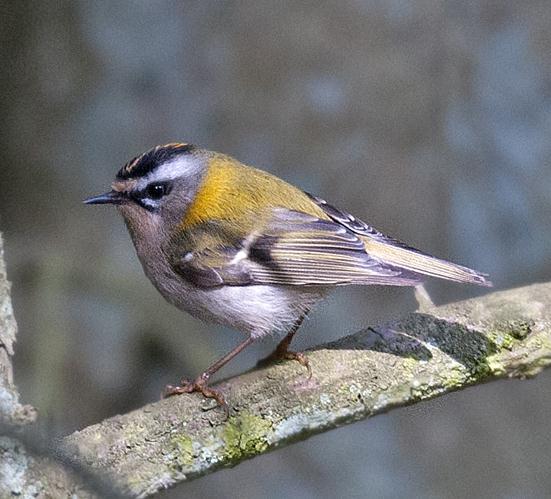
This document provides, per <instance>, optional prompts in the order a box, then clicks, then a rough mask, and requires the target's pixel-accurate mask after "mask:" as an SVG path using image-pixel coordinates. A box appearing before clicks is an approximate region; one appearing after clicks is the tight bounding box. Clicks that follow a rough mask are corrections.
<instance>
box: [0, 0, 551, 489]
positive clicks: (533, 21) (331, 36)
mask: <svg viewBox="0 0 551 499" xmlns="http://www.w3.org/2000/svg"><path fill="white" fill-rule="evenodd" d="M0 7H1V11H0V12H1V15H0V37H1V38H0V39H1V42H2V43H1V48H0V62H1V68H2V69H1V79H2V80H1V81H2V92H1V93H0V111H1V115H2V120H1V124H0V126H1V132H2V133H1V134H0V141H1V142H0V147H1V150H2V163H1V166H0V169H1V170H0V172H1V175H0V183H1V185H0V187H1V190H0V192H1V194H0V229H1V230H2V231H3V232H4V233H5V239H6V256H7V264H8V271H9V275H10V278H11V280H12V281H13V300H14V307H15V312H16V317H17V320H18V323H19V328H20V332H19V338H18V345H17V355H16V359H15V360H16V380H17V383H18V384H19V387H20V389H21V392H22V394H23V399H24V401H25V402H30V403H33V404H34V405H36V406H37V407H38V409H39V411H40V414H41V417H42V419H43V421H45V422H46V426H47V427H48V429H49V430H50V431H52V432H54V433H55V434H66V433H68V432H70V431H73V430H76V429H78V428H81V427H83V426H85V425H88V424H91V423H94V422H97V421H99V420H100V419H102V418H105V417H108V416H112V415H114V414H116V413H119V412H123V411H128V410H131V409H133V408H136V407H139V406H141V405H143V404H145V403H147V402H150V401H154V400H156V399H158V397H159V393H160V390H161V389H162V387H163V386H164V385H165V384H166V383H170V382H175V381H177V380H179V378H180V377H181V376H182V375H187V376H193V375H195V374H197V373H198V372H200V371H201V369H203V368H204V367H205V366H207V365H208V364H209V363H210V362H211V361H212V360H213V359H215V358H217V357H218V356H219V355H220V354H222V353H223V352H225V351H227V350H228V349H229V348H230V347H231V346H233V345H234V344H235V343H236V342H237V341H238V340H239V338H240V336H239V335H238V334H237V333H235V332H232V331H229V330H225V329H223V328H218V327H212V326H208V325H204V324H202V323H200V322H199V321H196V320H195V319H192V318H191V317H189V316H187V315H185V314H183V313H181V312H179V311H178V310H176V309H173V308H171V307H170V306H169V305H168V304H166V303H165V302H164V301H163V299H162V298H161V297H160V295H158V294H157V292H156V291H155V290H154V289H153V287H152V286H151V285H150V284H149V282H148V281H147V279H146V278H145V276H144V275H143V274H142V270H141V267H140V265H139V263H138V261H137V259H136V257H135V254H134V249H133V247H132V245H131V242H130V239H129V237H128V235H127V233H126V230H125V228H124V226H123V223H122V220H121V219H119V216H118V215H117V213H116V212H115V210H114V209H112V208H109V207H90V206H84V205H82V204H81V200H82V199H83V198H84V197H86V196H89V195H92V194H98V193H101V192H104V191H105V190H106V189H107V188H108V186H109V184H110V182H111V180H112V178H113V176H114V174H115V172H116V171H117V170H118V168H120V166H121V165H122V164H123V163H125V162H126V161H127V160H128V159H130V158H131V157H133V156H135V155H136V154H138V153H140V152H142V151H144V150H146V149H148V148H150V147H152V146H153V145H156V144H159V143H166V142H172V141H186V142H192V143H195V144H198V145H201V146H203V147H206V148H209V149H214V150H219V151H222V152H225V153H228V154H230V155H233V156H235V157H237V158H238V159H240V160H242V161H244V162H246V163H249V164H253V165H256V166H259V167H261V168H264V169H266V170H268V171H270V172H273V173H275V174H277V175H280V176H282V177H283V178H285V179H286V180H288V181H291V182H292V183H295V184H297V185H299V186H301V187H303V188H304V189H306V190H308V191H310V192H313V193H316V194H318V195H320V196H321V197H324V198H326V199H328V200H330V201H331V202H332V203H334V204H335V205H336V206H339V207H342V208H344V209H347V210H349V211H351V212H352V213H354V214H355V215H357V216H358V217H360V218H363V219H364V220H366V221H368V222H369V223H371V224H373V225H374V226H375V227H377V228H379V229H382V230H383V231H385V232H386V233H388V234H390V235H393V236H395V237H398V238H400V239H402V240H405V241H407V242H408V243H410V244H412V245H414V246H417V247H419V248H421V249H423V250H425V251H428V252H430V253H432V254H435V255H437V256H441V257H444V258H448V259H451V260H454V261H456V262H458V263H463V264H465V265H468V266H471V267H473V268H476V269H480V270H484V271H486V272H489V273H490V274H491V277H492V280H493V281H494V283H495V285H496V288H497V289H503V288H509V287H513V286H519V285H524V284H529V283H533V282H536V281H545V280H549V279H551V261H550V255H551V168H550V160H551V140H550V137H551V55H550V54H551V4H550V3H549V1H548V0H525V1H523V2H503V1H498V0H494V1H492V0H479V1H474V0H464V1H462V2H455V1H436V0H414V1H413V0H410V1H407V0H384V1H383V0H341V1H339V2H313V1H290V0H285V1H281V2H259V1H258V0H256V1H254V0H243V1H240V2H231V1H227V2H218V1H214V0H201V1H199V0H196V1H185V2H183V1H161V2H148V1H145V0H140V1H138V0H136V1H132V2H88V1H84V0H74V1H71V2H55V1H52V0H44V1H42V2H31V1H29V0H19V1H18V2H7V1H3V2H2V3H1V4H0ZM428 289H429V291H430V292H431V294H432V295H433V299H434V300H435V301H436V302H437V303H442V302H447V301H450V300H457V299H462V298H467V297H471V296H475V295H477V294H479V293H481V292H485V291H486V290H481V289H478V288H474V287H468V286H459V285H455V284H450V283H436V282H431V283H429V285H428ZM414 308H415V302H414V300H413V296H412V292H411V290H407V289H389V288H375V287H374V288H356V289H342V290H339V291H337V292H335V293H334V294H333V295H332V297H331V298H330V299H329V300H327V301H326V302H325V303H323V304H322V305H321V306H319V307H318V309H317V310H316V312H315V313H313V314H312V316H311V318H310V320H309V321H308V322H307V323H306V325H305V327H303V329H302V330H301V333H300V334H299V335H298V339H297V345H298V346H299V347H302V348H306V347H308V346H313V345H315V344H319V343H322V342H325V341H328V340H331V339H335V338H337V337H340V336H343V335H346V334H349V333H353V332H355V331H357V330H359V329H361V328H364V327H366V326H367V325H368V324H370V323H373V322H377V321H381V320H385V319H389V318H394V317H397V316H400V315H403V314H405V313H407V312H408V311H411V310H413V309H414ZM273 346H274V344H273V343H272V342H271V341H269V340H268V341H266V342H264V343H263V344H260V345H258V346H256V347H252V348H250V349H249V351H248V352H246V353H245V354H243V355H241V356H240V357H239V358H238V359H237V360H236V361H234V362H233V363H232V364H230V366H229V367H228V368H227V369H225V370H224V371H223V373H222V375H223V376H227V375H229V374H234V373H237V372H240V371H242V370H244V369H247V368H249V367H251V366H252V365H254V363H255V361H256V359H257V358H260V357H261V356H263V355H266V354H267V353H268V352H269V351H270V350H271V348H273ZM550 416H551V373H544V374H543V375H541V376H539V377H538V378H537V379H535V380H533V381H528V382H506V381H504V382H500V383H491V384H489V385H487V386H478V387H476V388H473V389H470V390H467V391H465V392H461V393H457V394H453V395H450V396H447V397H444V398H439V399H438V400H435V401H432V402H427V403H424V404H419V405H416V406H414V407H411V408H405V409H401V410H396V411H393V412H392V413H390V414H388V415H384V416H381V417H377V418H375V419H373V420H370V421H364V422H360V423H357V424H355V425H352V426H348V427H346V428H342V429H339V430H336V431H332V432H329V433H327V434H324V435H321V436H318V437H315V438H312V439H310V440H309V441H307V442H302V443H299V444H296V445H293V446H291V447H289V448H287V449H283V450H280V451H277V452H274V453H272V454H269V455H267V456H263V457H261V458H257V459H255V460H253V461H249V462H246V463H244V464H242V465H240V466H238V467H237V468H235V469H233V470H226V471H221V472H218V473H216V474H214V475H212V476H209V477H206V478H203V479H201V480H198V481H195V482H193V483H190V484H186V485H183V486H181V487H180V488H177V489H175V490H174V491H171V492H169V493H167V494H166V496H165V497H171V498H176V497H183V496H184V495H186V496H191V497H199V498H201V497H204V498H208V497H226V498H240V497H267V498H279V497H285V496H290V495H292V496H293V497H297V498H314V497H316V498H333V497H366V496H369V497H454V498H455V497H473V496H475V497H506V498H517V497H518V498H521V497H522V498H526V497H548V496H549V491H551V432H549V418H550Z"/></svg>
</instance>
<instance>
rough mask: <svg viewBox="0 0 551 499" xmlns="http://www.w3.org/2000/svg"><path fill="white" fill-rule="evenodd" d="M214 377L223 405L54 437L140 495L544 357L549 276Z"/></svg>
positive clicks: (149, 409)
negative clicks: (292, 358) (292, 357)
mask: <svg viewBox="0 0 551 499" xmlns="http://www.w3.org/2000/svg"><path fill="white" fill-rule="evenodd" d="M308 358H309V359H310V363H311V365H312V369H313V373H314V375H313V377H312V379H310V380H308V379H307V377H306V373H305V371H304V368H302V367H301V366H300V365H298V363H293V362H285V363H282V364H280V365H276V366H271V367H269V368H264V369H257V370H253V371H251V372H248V373H245V374H243V375H241V376H237V377H235V378H232V379H229V380H226V381H224V382H222V383H221V384H220V385H219V387H221V388H222V389H223V391H224V393H225V394H226V397H227V399H228V401H229V404H230V406H231V408H232V411H231V412H232V414H231V416H230V418H229V419H228V420H225V418H224V414H223V411H221V410H220V409H219V408H212V405H211V404H210V402H208V401H205V400H204V399H202V398H201V396H199V395H197V394H193V395H182V396H178V397H174V398H170V399H167V400H163V401H160V402H156V403H153V404H150V405H148V406H145V407H143V408H141V409H139V410H136V411H134V412H131V413H129V414H126V415H123V416H116V417H114V418H111V419H108V420H106V421H103V422H101V423H99V424H96V425H93V426H90V427H88V428H86V429H84V430H82V431H80V432H76V433H74V434H72V435H70V436H69V437H67V439H66V440H65V447H66V449H67V450H68V452H70V453H72V454H73V455H74V456H75V457H80V459H82V460H83V462H85V463H86V464H87V465H88V466H90V467H92V468H93V469H94V470H96V471H98V472H100V473H106V474H108V475H110V476H111V477H112V479H113V480H114V481H115V482H116V483H117V484H118V485H119V487H120V488H121V490H122V491H124V492H125V493H130V494H132V495H134V496H138V497H146V496H148V495H151V494H153V493H155V492H157V491H159V490H161V489H163V488H166V487H169V486H172V485H174V484H177V483H179V482H182V481H185V480H190V479H193V478H196V477H198V476H201V475H204V474H206V473H210V472H212V471H214V470H216V469H218V468H220V467H223V466H234V465H236V464H238V463H239V462H241V461H243V460H244V459H248V458H251V457H254V456H256V455H258V454H262V453H264V452H268V451H270V450H272V449H275V448H278V447H282V446H284V445H287V444H289V443H291V442H293V441H296V440H299V439H304V438H308V437H310V436H312V435H314V434H316V433H320V432H323V431H327V430H330V429H332V428H335V427H337V426H340V425H343V424H347V423H351V422H354V421H357V420H360V419H363V418H367V417H370V416H373V415H376V414H380V413H383V412H386V411H388V410H390V409H392V408H394V407H400V406H405V405H409V404H413V403H415V402H418V401H421V400H425V399H430V398H433V397H436V396H439V395H443V394H445V393H447V392H451V391H454V390H459V389H462V388H465V387H467V386H470V385H475V384H478V383H482V382H487V381H491V380H495V379H499V378H505V377H515V378H521V379H522V378H526V377H530V376H534V375H536V374H537V373H539V372H540V371H541V370H542V369H544V368H545V367H547V366H549V364H551V283H548V284H536V285H533V286H529V287H525V288H519V289H514V290H510V291H505V292H499V293H492V294H489V295H487V296H484V297H481V298H475V299H472V300H468V301H463V302H458V303H453V304H450V305H446V306H442V307H434V308H431V309H424V310H423V313H420V312H418V313H413V314H410V315H408V316H406V317H405V318H404V319H402V320H399V321H396V322H393V323H388V324H384V325H380V326H376V327H370V328H368V329H366V330H364V331H361V332H359V333H356V334H354V335H352V336H348V337H346V338H343V339H341V340H339V341H337V342H334V343H330V344H327V345H322V346H319V347H317V348H315V349H314V350H312V351H310V352H308Z"/></svg>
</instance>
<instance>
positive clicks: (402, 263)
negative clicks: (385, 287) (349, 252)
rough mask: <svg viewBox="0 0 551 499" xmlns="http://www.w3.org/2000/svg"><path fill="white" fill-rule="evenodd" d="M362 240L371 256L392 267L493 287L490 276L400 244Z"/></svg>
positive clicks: (368, 239) (366, 238) (369, 239)
mask: <svg viewBox="0 0 551 499" xmlns="http://www.w3.org/2000/svg"><path fill="white" fill-rule="evenodd" d="M362 239H363V240H364V242H365V247H366V251H367V252H368V253H369V255H370V256H373V257H375V258H378V259H380V260H381V261H383V262H385V263H388V264H390V265H393V266H396V267H400V268H403V269H406V270H409V271H411V272H415V273H418V274H424V275H428V276H431V277H439V278H441V279H447V280H449V281H455V282H463V283H469V284H478V285H480V286H486V287H490V286H492V283H491V282H490V281H489V280H488V279H487V277H488V275H487V274H484V273H482V272H477V271H476V270H472V269H469V268H468V267H463V266H462V265H457V264H456V263H452V262H447V261H446V260H441V259H440V258H436V257H434V256H431V255H428V254H426V253H423V252H421V251H419V250H416V249H414V248H409V247H406V246H401V245H399V243H398V245H396V244H392V242H386V241H385V242H383V241H377V240H375V239H372V238H368V237H364V238H362Z"/></svg>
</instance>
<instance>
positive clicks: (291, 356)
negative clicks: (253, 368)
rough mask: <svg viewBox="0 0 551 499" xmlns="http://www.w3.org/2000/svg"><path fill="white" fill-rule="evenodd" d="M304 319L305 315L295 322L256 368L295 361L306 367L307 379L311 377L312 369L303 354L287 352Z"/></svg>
mask: <svg viewBox="0 0 551 499" xmlns="http://www.w3.org/2000/svg"><path fill="white" fill-rule="evenodd" d="M305 317H306V315H303V316H301V317H300V318H299V319H298V320H297V321H296V322H295V324H294V325H293V327H292V328H291V330H290V331H289V332H288V333H287V335H286V336H285V338H283V339H282V340H281V341H280V342H279V344H278V345H277V347H276V349H275V350H274V351H273V352H272V353H271V354H270V355H268V357H266V358H265V359H262V360H260V361H258V363H257V366H265V365H267V364H269V363H271V362H277V361H279V360H296V361H298V362H299V364H301V365H303V366H304V367H306V369H307V370H308V378H311V377H312V368H311V367H310V362H309V361H308V357H306V355H304V353H303V352H294V351H293V350H289V345H290V344H291V341H292V340H293V336H295V334H296V332H297V331H298V330H299V328H300V326H301V324H302V321H304V318H305Z"/></svg>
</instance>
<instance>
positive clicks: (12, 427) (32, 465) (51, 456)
mask: <svg viewBox="0 0 551 499" xmlns="http://www.w3.org/2000/svg"><path fill="white" fill-rule="evenodd" d="M16 334H17V324H16V322H15V318H14V316H13V310H12V305H11V299H10V284H9V282H8V279H7V276H6V266H5V264H4V247H3V241H2V234H1V233H0V456H1V463H2V465H1V466H0V497H15V496H21V497H75V496H78V497H80V498H83V499H84V498H93V497H98V496H104V497H119V496H118V494H117V492H116V491H114V490H113V489H112V488H111V487H110V485H109V484H108V483H104V482H103V481H102V480H100V479H99V478H98V477H96V476H95V475H94V474H92V473H90V471H88V470H85V469H83V468H82V466H81V465H80V463H79V462H76V461H73V460H71V459H70V458H67V457H66V456H64V455H63V454H62V453H61V452H58V450H57V446H56V445H55V444H54V443H53V442H51V441H46V440H45V439H44V438H43V436H42V435H40V434H38V433H37V432H36V431H35V430H33V428H32V426H33V425H32V423H34V421H35V420H36V411H35V409H34V408H33V407H32V406H30V405H22V404H21V403H20V402H19V392H18V391H17V387H16V386H15V384H14V382H13V367H12V362H11V359H12V357H13V354H14V349H13V347H14V343H15V339H16ZM90 491H94V493H92V492H90Z"/></svg>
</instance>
